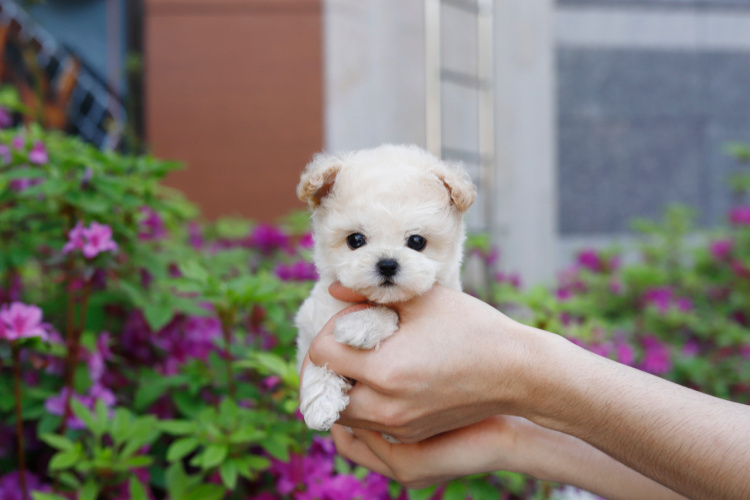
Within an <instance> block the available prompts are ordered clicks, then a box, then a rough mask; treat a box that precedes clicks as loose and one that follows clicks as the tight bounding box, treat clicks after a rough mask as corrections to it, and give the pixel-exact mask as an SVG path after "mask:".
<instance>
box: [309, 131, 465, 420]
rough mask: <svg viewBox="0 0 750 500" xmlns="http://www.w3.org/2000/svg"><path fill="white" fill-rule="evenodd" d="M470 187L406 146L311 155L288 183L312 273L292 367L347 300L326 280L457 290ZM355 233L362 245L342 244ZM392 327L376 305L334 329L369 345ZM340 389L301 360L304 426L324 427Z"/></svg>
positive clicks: (379, 298)
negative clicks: (293, 188) (413, 239)
mask: <svg viewBox="0 0 750 500" xmlns="http://www.w3.org/2000/svg"><path fill="white" fill-rule="evenodd" d="M475 193H476V189H475V187H474V185H473V184H472V182H471V180H470V178H469V176H468V175H467V174H466V172H465V171H464V170H463V169H462V168H461V167H460V166H459V165H455V164H449V163H446V162H442V161H440V160H439V159H438V158H436V157H434V156H433V155H431V154H429V153H427V152H426V151H424V150H422V149H420V148H418V147H416V146H396V145H384V146H380V147H378V148H374V149H367V150H360V151H355V152H351V153H345V154H340V155H329V154H319V155H316V156H315V157H314V158H313V161H312V162H310V164H308V165H307V167H306V168H305V170H304V172H303V173H302V176H301V179H300V184H299V186H298V187H297V195H298V197H299V199H300V200H301V201H303V202H305V203H308V204H309V206H310V208H311V209H312V226H313V233H314V241H315V250H314V260H315V265H316V266H317V269H318V273H319V274H320V280H319V281H318V283H317V284H316V285H315V287H314V288H313V290H312V292H311V294H310V296H309V297H308V299H307V300H306V301H305V303H304V304H303V305H302V307H301V308H300V311H299V313H298V314H297V318H296V323H297V328H298V330H299V332H298V337H297V369H298V370H299V369H300V368H301V364H302V360H303V359H304V357H305V354H306V353H307V350H308V348H309V347H310V343H311V342H312V339H313V338H314V337H315V335H316V334H317V333H318V332H319V331H320V330H321V328H322V327H323V325H324V324H325V323H326V322H327V321H328V320H329V319H330V318H331V316H333V315H334V314H335V313H337V312H338V311H340V310H341V309H343V308H345V307H346V306H348V305H349V304H348V303H345V302H341V301H338V300H336V299H334V298H333V297H331V296H330V295H329V293H328V287H329V285H330V284H331V283H333V282H334V281H337V280H338V281H340V282H341V283H342V284H343V285H344V286H346V287H348V288H352V289H354V290H357V291H358V292H360V293H362V294H364V295H365V296H367V298H368V299H369V300H370V301H372V302H375V303H378V304H388V303H391V302H399V301H405V300H408V299H410V298H412V297H415V296H417V295H420V294H422V293H424V292H426V291H427V290H429V289H430V288H431V287H432V286H433V285H434V284H435V283H440V284H442V285H445V286H448V287H451V288H455V289H458V290H460V289H461V283H460V276H459V273H460V267H461V258H462V249H463V243H464V239H465V230H464V223H463V213H464V212H465V211H466V210H467V209H468V208H469V206H470V205H471V204H472V202H473V201H474V196H475ZM355 233H359V234H361V235H363V236H364V238H365V240H366V244H365V245H363V246H361V247H359V248H356V249H352V248H350V246H349V245H348V244H347V238H348V237H349V236H350V235H352V234H355ZM413 235H419V236H422V237H424V238H425V239H426V241H427V244H426V246H425V247H424V249H422V250H419V251H418V250H415V249H414V248H410V247H409V246H407V242H408V239H409V237H410V236H413ZM384 260H387V261H395V262H396V264H397V266H398V269H397V270H396V272H395V274H394V275H393V276H387V275H386V274H387V273H386V274H384V273H383V272H382V271H381V270H380V268H379V263H380V266H381V267H382V262H383V261H384ZM397 329H398V316H397V314H396V313H395V312H394V311H393V310H392V309H390V308H388V307H385V306H378V307H374V308H371V309H366V310H363V311H358V312H355V313H353V314H349V315H346V316H344V317H342V318H341V319H339V320H338V321H337V322H336V325H335V327H334V337H335V339H336V340H337V341H338V342H341V343H344V344H348V345H350V346H353V347H356V348H360V349H372V348H377V347H378V345H379V344H380V342H382V341H383V340H385V339H387V338H388V337H390V336H391V335H392V334H393V333H394V332H395V331H396V330H397ZM350 388H351V384H350V383H349V381H347V380H346V379H344V378H342V377H340V376H339V375H337V374H335V373H334V372H332V371H331V370H328V369H327V368H326V367H318V366H314V365H310V366H309V367H308V368H307V369H306V370H305V376H304V378H303V383H302V387H301V388H300V409H301V411H302V413H303V415H304V416H305V422H306V423H307V425H308V426H309V427H310V428H312V429H317V430H328V429H330V428H331V426H332V425H333V423H334V422H335V421H336V420H338V418H339V413H340V412H341V411H342V410H343V409H344V408H346V405H347V404H348V402H349V398H348V396H347V391H348V390H349V389H350Z"/></svg>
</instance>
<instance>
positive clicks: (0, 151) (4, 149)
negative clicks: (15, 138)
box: [0, 144, 13, 165]
mask: <svg viewBox="0 0 750 500" xmlns="http://www.w3.org/2000/svg"><path fill="white" fill-rule="evenodd" d="M0 158H2V159H3V165H8V164H9V163H10V161H11V160H12V159H13V156H12V154H11V152H10V148H9V147H8V146H6V145H5V144H0Z"/></svg>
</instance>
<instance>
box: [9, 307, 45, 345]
mask: <svg viewBox="0 0 750 500" xmlns="http://www.w3.org/2000/svg"><path fill="white" fill-rule="evenodd" d="M0 337H1V338H4V339H6V340H17V339H22V338H30V337H40V338H41V339H42V340H47V332H46V331H45V330H44V328H42V310H41V309H39V308H38V307H37V306H29V305H26V304H22V303H21V302H13V303H12V304H11V305H10V307H7V306H4V307H3V308H2V309H0Z"/></svg>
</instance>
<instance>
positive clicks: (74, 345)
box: [60, 279, 91, 434]
mask: <svg viewBox="0 0 750 500" xmlns="http://www.w3.org/2000/svg"><path fill="white" fill-rule="evenodd" d="M90 294H91V280H90V279H89V280H86V284H85V285H84V289H83V298H82V302H81V316H80V318H79V322H78V327H77V328H74V329H73V331H72V335H71V336H70V337H69V338H68V355H67V359H66V362H65V388H64V389H63V392H65V411H64V412H63V420H62V423H61V424H60V434H65V430H66V429H67V428H68V418H70V416H71V415H72V410H71V408H70V400H71V398H72V397H73V379H74V375H75V371H76V367H77V366H78V355H79V353H80V351H81V334H82V333H83V329H84V328H85V326H86V314H87V312H88V304H89V295H90ZM68 313H69V314H72V312H71V311H69V312H68ZM70 323H71V322H69V325H70Z"/></svg>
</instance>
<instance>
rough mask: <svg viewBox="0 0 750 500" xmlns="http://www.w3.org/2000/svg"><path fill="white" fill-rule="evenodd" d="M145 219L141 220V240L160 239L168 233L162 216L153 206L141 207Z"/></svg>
mask: <svg viewBox="0 0 750 500" xmlns="http://www.w3.org/2000/svg"><path fill="white" fill-rule="evenodd" d="M141 214H142V216H143V219H141V221H140V231H139V233H138V239H140V240H141V241H148V240H158V239H161V238H163V237H164V236H165V235H166V234H167V230H166V228H165V227H164V221H163V220H162V218H161V217H160V216H159V214H157V213H156V212H154V211H153V210H152V209H151V207H141Z"/></svg>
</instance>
